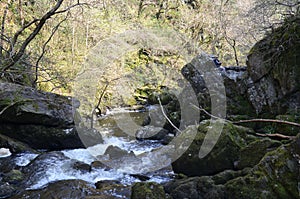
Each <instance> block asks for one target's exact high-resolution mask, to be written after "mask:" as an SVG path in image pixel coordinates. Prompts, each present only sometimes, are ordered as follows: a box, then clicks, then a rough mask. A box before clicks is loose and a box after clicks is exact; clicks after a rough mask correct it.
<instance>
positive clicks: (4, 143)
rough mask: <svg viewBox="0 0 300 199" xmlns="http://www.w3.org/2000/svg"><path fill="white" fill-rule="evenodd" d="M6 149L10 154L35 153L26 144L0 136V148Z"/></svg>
mask: <svg viewBox="0 0 300 199" xmlns="http://www.w3.org/2000/svg"><path fill="white" fill-rule="evenodd" d="M2 147H4V148H8V149H9V150H10V151H11V152H12V153H22V152H28V151H30V152H36V151H35V150H33V149H32V148H31V147H29V146H28V145H27V144H24V143H22V142H19V141H17V140H14V139H12V138H9V137H7V136H5V135H1V134H0V148H2Z"/></svg>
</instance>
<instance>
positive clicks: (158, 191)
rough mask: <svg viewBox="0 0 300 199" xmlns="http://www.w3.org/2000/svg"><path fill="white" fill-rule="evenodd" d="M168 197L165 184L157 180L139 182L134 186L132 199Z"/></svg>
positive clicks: (164, 198) (162, 198)
mask: <svg viewBox="0 0 300 199" xmlns="http://www.w3.org/2000/svg"><path fill="white" fill-rule="evenodd" d="M158 198H159V199H166V194H165V191H164V188H163V186H161V185H159V184H157V183H155V182H138V183H135V184H134V185H133V186H132V193H131V199H158Z"/></svg>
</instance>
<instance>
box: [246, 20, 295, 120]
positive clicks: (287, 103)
mask: <svg viewBox="0 0 300 199" xmlns="http://www.w3.org/2000/svg"><path fill="white" fill-rule="evenodd" d="M299 35H300V18H299V15H298V16H295V17H292V18H289V19H287V20H286V21H285V23H284V24H283V26H281V27H279V28H277V29H276V30H275V31H274V32H273V33H272V34H269V35H268V36H266V37H265V38H264V39H262V40H261V41H259V42H258V43H256V44H255V45H254V47H253V48H252V49H251V51H250V53H249V55H248V61H247V65H248V74H249V77H248V79H247V87H248V89H247V93H248V98H249V100H250V101H251V103H252V105H253V106H254V107H255V109H256V111H257V113H258V114H261V115H265V116H266V117H272V116H276V115H284V114H297V115H298V116H299V114H300V108H299V107H300V68H299V63H300V56H299V55H300V42H299Z"/></svg>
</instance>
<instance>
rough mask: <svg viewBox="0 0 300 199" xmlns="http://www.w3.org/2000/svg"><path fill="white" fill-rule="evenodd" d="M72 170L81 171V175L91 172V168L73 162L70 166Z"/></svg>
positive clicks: (82, 163)
mask: <svg viewBox="0 0 300 199" xmlns="http://www.w3.org/2000/svg"><path fill="white" fill-rule="evenodd" d="M72 168H73V169H75V170H77V171H81V172H82V173H87V172H90V171H91V166H90V165H89V164H86V163H84V162H79V161H75V162H74V163H73V165H72Z"/></svg>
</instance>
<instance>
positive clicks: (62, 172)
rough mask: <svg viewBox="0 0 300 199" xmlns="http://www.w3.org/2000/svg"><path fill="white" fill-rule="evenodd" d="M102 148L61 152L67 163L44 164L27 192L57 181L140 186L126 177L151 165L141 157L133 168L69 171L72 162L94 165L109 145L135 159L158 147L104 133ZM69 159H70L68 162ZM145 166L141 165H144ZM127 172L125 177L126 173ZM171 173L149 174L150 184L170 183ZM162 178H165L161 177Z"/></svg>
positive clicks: (21, 161) (21, 159) (27, 157)
mask: <svg viewBox="0 0 300 199" xmlns="http://www.w3.org/2000/svg"><path fill="white" fill-rule="evenodd" d="M103 138H104V144H99V145H96V146H93V147H90V148H87V149H74V150H64V151H62V152H63V154H64V155H65V156H66V157H67V158H66V159H63V160H61V159H57V158H56V157H51V158H49V159H47V160H44V161H43V162H42V163H39V164H41V165H40V167H39V169H37V171H35V172H34V174H32V176H31V177H30V179H29V180H28V187H27V189H29V190H32V189H39V188H42V187H44V186H46V185H47V184H48V183H50V182H54V181H58V180H70V179H81V180H85V181H87V182H91V183H96V182H98V181H101V180H119V181H120V182H121V183H123V184H132V183H134V182H139V180H138V179H136V178H134V177H131V176H130V175H129V174H128V173H134V172H136V171H137V170H136V169H142V168H143V167H144V166H146V165H147V164H151V161H153V160H151V159H153V158H155V157H153V158H149V157H144V158H143V160H142V161H143V162H142V164H141V165H136V166H137V167H136V168H130V167H132V166H130V167H128V168H127V167H126V166H124V167H122V169H118V168H116V169H111V170H108V171H107V170H104V169H95V168H93V169H92V170H91V171H90V172H87V171H85V172H82V171H80V170H77V169H74V168H72V165H73V164H72V163H74V162H75V161H81V162H84V163H86V164H89V165H90V164H91V163H92V162H93V161H95V160H97V158H96V157H95V156H97V155H102V154H104V152H105V150H106V148H107V147H108V146H110V145H114V146H118V147H119V148H121V149H124V150H126V151H133V152H134V154H135V155H139V154H142V153H144V152H149V151H151V150H153V149H155V148H157V147H159V146H160V144H158V143H155V142H151V141H148V142H146V144H144V145H143V144H141V143H140V142H138V141H132V140H128V139H126V138H123V137H109V136H108V134H107V133H104V134H103ZM37 156H38V155H37V154H31V153H23V154H19V155H18V156H17V157H16V158H15V163H16V164H17V165H19V166H26V165H28V164H29V163H30V162H31V161H32V160H33V159H34V158H36V157H37ZM68 158H69V159H68ZM143 164H144V165H143ZM125 172H126V173H125ZM170 174H171V173H170V171H169V170H168V171H165V172H164V173H163V174H162V173H159V174H154V173H153V174H148V177H151V179H150V180H149V181H154V182H157V183H162V182H165V181H167V180H168V179H169V177H168V176H169V175H170ZM162 175H165V176H162Z"/></svg>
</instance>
